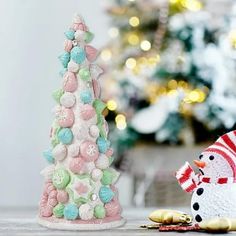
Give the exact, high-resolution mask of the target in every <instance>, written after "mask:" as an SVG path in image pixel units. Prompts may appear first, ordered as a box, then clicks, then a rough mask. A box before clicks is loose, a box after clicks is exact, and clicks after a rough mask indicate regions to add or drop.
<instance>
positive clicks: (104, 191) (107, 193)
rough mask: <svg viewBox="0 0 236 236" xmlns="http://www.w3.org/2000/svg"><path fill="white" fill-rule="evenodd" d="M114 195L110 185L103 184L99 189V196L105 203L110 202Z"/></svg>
mask: <svg viewBox="0 0 236 236" xmlns="http://www.w3.org/2000/svg"><path fill="white" fill-rule="evenodd" d="M114 195H115V194H114V192H113V191H112V190H111V189H110V188H109V187H106V186H102V187H101V188H100V190H99V197H100V199H101V201H102V202H103V203H108V202H110V201H111V200H112V199H113V197H114Z"/></svg>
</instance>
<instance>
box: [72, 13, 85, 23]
mask: <svg viewBox="0 0 236 236" xmlns="http://www.w3.org/2000/svg"><path fill="white" fill-rule="evenodd" d="M73 22H74V23H84V20H83V18H82V16H80V15H79V14H75V15H74V19H73Z"/></svg>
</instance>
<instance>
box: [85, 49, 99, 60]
mask: <svg viewBox="0 0 236 236" xmlns="http://www.w3.org/2000/svg"><path fill="white" fill-rule="evenodd" d="M85 51H86V57H87V59H88V60H89V61H90V62H93V61H94V60H95V59H96V58H97V49H96V48H94V47H92V46H90V45H87V46H85Z"/></svg>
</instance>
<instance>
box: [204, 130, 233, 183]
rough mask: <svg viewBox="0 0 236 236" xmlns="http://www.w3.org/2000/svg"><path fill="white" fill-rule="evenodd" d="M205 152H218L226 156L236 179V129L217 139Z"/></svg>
mask: <svg viewBox="0 0 236 236" xmlns="http://www.w3.org/2000/svg"><path fill="white" fill-rule="evenodd" d="M205 152H211V153H216V154H219V155H220V156H222V157H223V158H225V160H226V161H227V162H228V163H229V165H230V167H231V169H232V171H233V176H234V179H235V178H236V130H234V131H231V132H229V133H227V134H224V135H223V136H221V137H220V138H218V139H217V141H216V142H215V143H214V144H213V145H211V146H209V147H208V148H207V149H205V150H204V152H203V154H204V153H205Z"/></svg>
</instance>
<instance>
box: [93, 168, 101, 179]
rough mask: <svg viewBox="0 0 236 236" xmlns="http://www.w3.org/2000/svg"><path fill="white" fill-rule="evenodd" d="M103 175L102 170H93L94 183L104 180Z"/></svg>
mask: <svg viewBox="0 0 236 236" xmlns="http://www.w3.org/2000/svg"><path fill="white" fill-rule="evenodd" d="M102 175H103V172H102V171H101V170H100V169H97V168H95V169H93V170H92V173H91V176H92V179H93V180H94V181H98V180H100V179H101V178H102Z"/></svg>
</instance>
